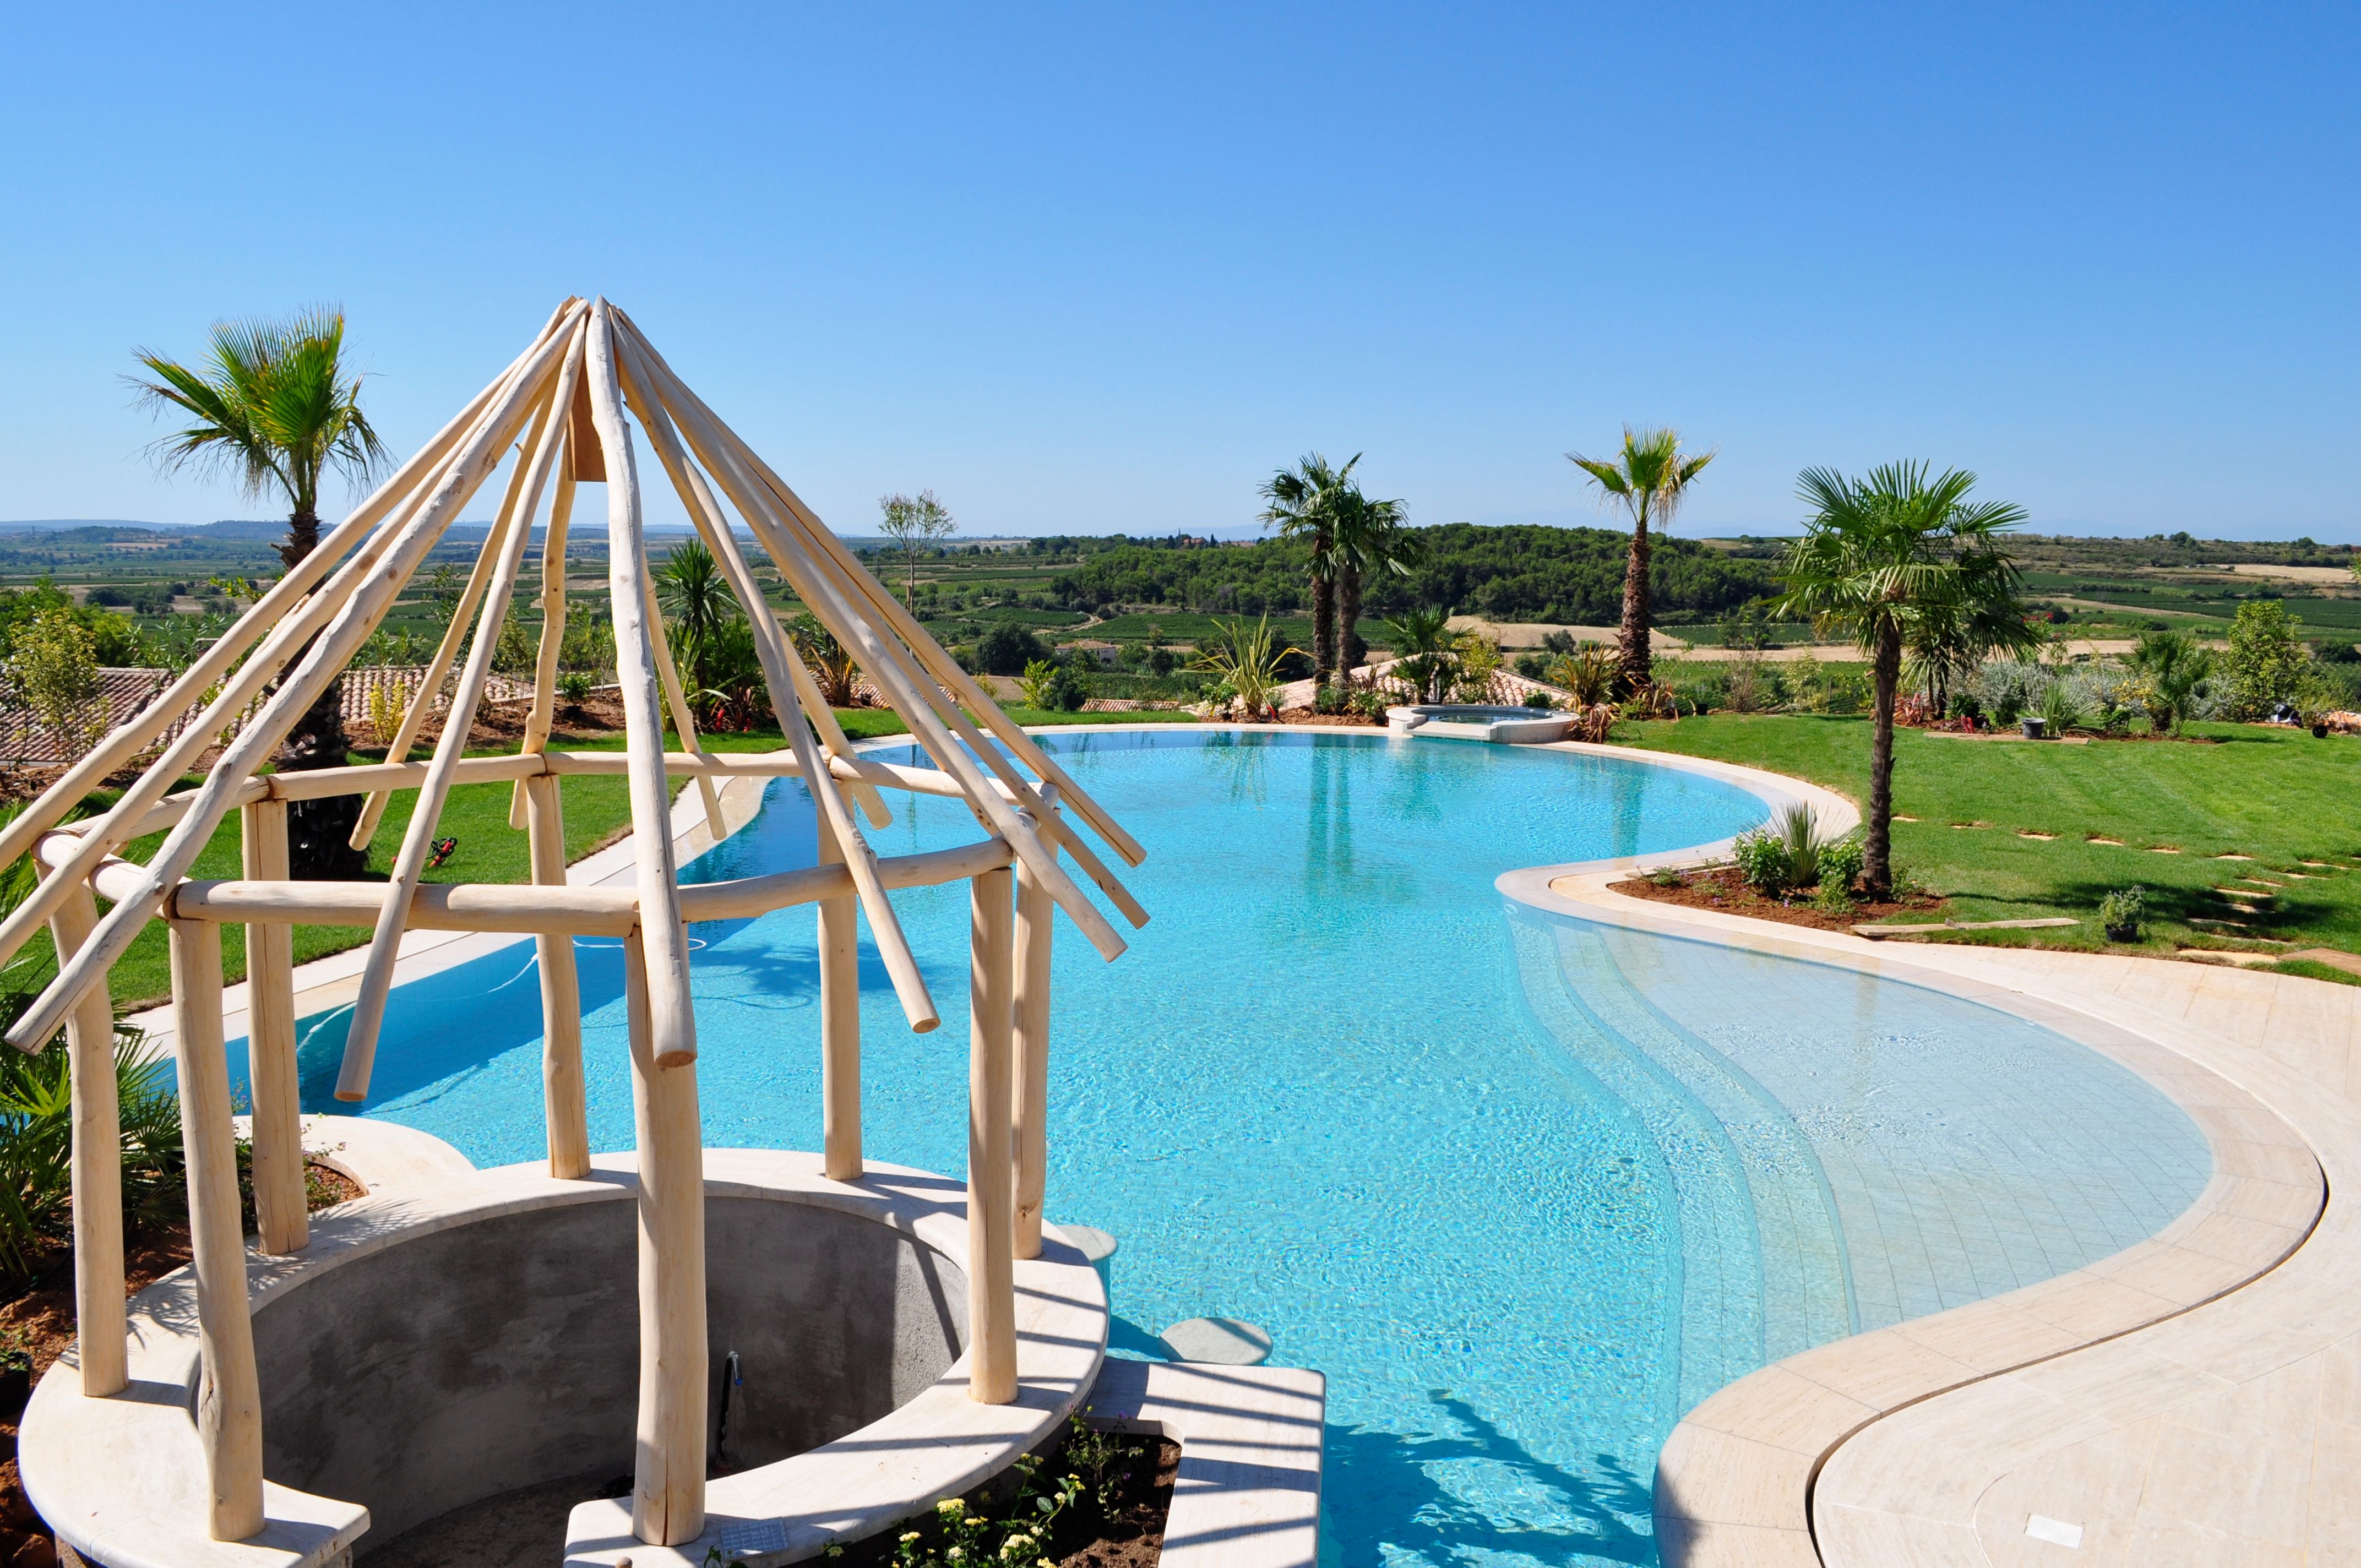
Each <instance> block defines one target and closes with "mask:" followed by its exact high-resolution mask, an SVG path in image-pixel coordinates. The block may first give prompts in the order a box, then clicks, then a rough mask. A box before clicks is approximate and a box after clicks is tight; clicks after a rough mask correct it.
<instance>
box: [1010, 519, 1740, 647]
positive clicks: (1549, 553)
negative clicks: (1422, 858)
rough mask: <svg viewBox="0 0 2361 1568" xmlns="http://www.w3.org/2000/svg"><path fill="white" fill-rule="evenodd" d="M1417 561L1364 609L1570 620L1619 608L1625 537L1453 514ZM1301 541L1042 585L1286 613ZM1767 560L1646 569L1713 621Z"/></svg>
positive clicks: (1670, 598) (1095, 567) (1212, 547)
mask: <svg viewBox="0 0 2361 1568" xmlns="http://www.w3.org/2000/svg"><path fill="white" fill-rule="evenodd" d="M1418 536H1419V539H1420V541H1421V543H1422V544H1423V546H1424V551H1423V558H1422V564H1421V565H1419V566H1418V568H1417V569H1416V570H1415V571H1413V572H1412V573H1411V576H1407V577H1400V576H1390V575H1388V576H1372V577H1370V578H1369V579H1368V582H1367V612H1368V613H1370V614H1373V615H1380V616H1382V615H1391V614H1395V613H1398V612H1400V611H1401V610H1404V609H1413V608H1420V607H1426V606H1441V607H1443V608H1445V609H1452V610H1455V611H1459V612H1462V613H1466V614H1470V615H1483V616H1488V617H1490V618H1492V619H1494V620H1538V621H1554V622H1559V623H1562V624H1570V625H1599V624H1605V623H1609V622H1612V621H1613V620H1616V619H1617V617H1618V616H1620V614H1621V611H1622V603H1623V557H1624V552H1625V549H1626V547H1627V545H1628V543H1629V542H1628V540H1627V538H1626V536H1625V535H1624V534H1622V533H1620V532H1615V531H1613V530H1610V529H1603V528H1545V527H1541V526H1538V525H1532V524H1528V525H1523V526H1519V527H1512V528H1479V527H1477V525H1475V524H1473V523H1466V522H1453V523H1444V524H1443V525H1441V526H1439V527H1435V528H1428V529H1422V530H1420V531H1419V534H1418ZM1304 565H1305V553H1304V547H1303V546H1301V545H1300V544H1292V543H1283V542H1280V541H1277V540H1269V541H1261V542H1256V543H1243V544H1205V545H1200V546H1197V547H1194V548H1174V547H1173V546H1172V545H1171V544H1170V543H1158V544H1153V545H1150V544H1122V545H1116V546H1115V547H1113V548H1107V549H1102V550H1098V551H1095V552H1093V553H1092V554H1088V555H1086V556H1084V557H1083V558H1082V561H1081V562H1080V563H1079V564H1077V565H1075V566H1074V567H1073V568H1072V569H1071V570H1069V571H1065V572H1061V573H1060V574H1059V575H1058V576H1055V577H1054V578H1052V579H1051V580H1050V583H1049V595H1050V597H1051V598H1053V599H1054V600H1055V601H1056V602H1058V603H1059V604H1060V606H1062V607H1064V608H1068V609H1088V610H1098V611H1102V612H1103V611H1104V610H1106V609H1110V608H1112V607H1115V606H1121V605H1170V606H1171V607H1172V608H1174V609H1191V610H1201V611H1206V612H1216V613H1223V614H1227V613H1231V612H1233V611H1242V612H1244V613H1246V614H1249V615H1252V614H1257V613H1258V612H1260V611H1263V610H1269V611H1272V612H1273V613H1285V612H1288V611H1290V610H1296V609H1301V608H1302V607H1303V606H1305V605H1306V604H1307V603H1309V602H1310V587H1309V585H1308V583H1307V582H1306V580H1305V575H1304ZM1771 567H1772V563H1770V562H1768V561H1762V560H1750V559H1746V558H1744V557H1741V556H1736V555H1733V554H1730V553H1729V552H1728V551H1725V550H1718V549H1715V548H1714V547H1712V546H1711V545H1708V544H1701V543H1697V541H1695V540H1688V539H1660V540H1658V541H1657V543H1656V551H1655V556H1654V561H1653V566H1652V569H1651V572H1650V577H1651V581H1652V584H1653V589H1654V597H1655V603H1656V607H1657V611H1658V619H1659V620H1663V621H1665V622H1668V623H1675V624H1677V623H1681V622H1685V621H1697V620H1712V619H1714V618H1715V617H1717V616H1719V615H1720V614H1721V613H1722V612H1723V611H1725V610H1727V609H1733V608H1735V607H1737V606H1740V605H1742V604H1745V603H1746V602H1748V601H1749V600H1751V599H1755V598H1763V597H1764V596H1766V595H1769V594H1772V593H1773V592H1775V591H1776V586H1775V584H1774V583H1773V579H1772V575H1771Z"/></svg>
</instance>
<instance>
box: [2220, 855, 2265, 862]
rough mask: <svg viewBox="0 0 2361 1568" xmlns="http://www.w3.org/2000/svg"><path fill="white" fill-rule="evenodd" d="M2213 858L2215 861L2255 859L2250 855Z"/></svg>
mask: <svg viewBox="0 0 2361 1568" xmlns="http://www.w3.org/2000/svg"><path fill="white" fill-rule="evenodd" d="M2213 858H2214V859H2215V860H2217V861H2251V860H2253V859H2254V858H2255V857H2254V856H2252V855H2216V856H2214V857H2213Z"/></svg>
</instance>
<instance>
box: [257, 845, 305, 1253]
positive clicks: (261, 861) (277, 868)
mask: <svg viewBox="0 0 2361 1568" xmlns="http://www.w3.org/2000/svg"><path fill="white" fill-rule="evenodd" d="M240 826H241V828H243V829H244V831H243V832H242V834H241V835H240V839H241V842H240V849H241V850H242V852H243V856H244V860H245V869H246V874H247V879H248V880H249V881H255V882H263V881H270V882H284V881H285V880H287V876H288V846H287V805H286V803H285V802H284V801H278V800H258V801H256V802H255V803H254V804H253V805H252V806H247V807H246V808H245V814H244V818H243V821H242V822H241V824H240ZM246 996H247V1003H246V1019H247V1025H246V1060H247V1071H246V1079H247V1087H248V1088H249V1090H250V1091H252V1094H253V1097H254V1210H255V1216H256V1223H255V1231H256V1234H257V1237H258V1241H259V1242H260V1244H261V1249H262V1250H263V1251H264V1252H267V1253H275V1254H278V1255H281V1256H284V1255H287V1254H289V1253H297V1252H302V1250H303V1248H304V1247H305V1246H306V1245H308V1244H309V1243H310V1241H311V1239H312V1222H311V1214H310V1211H309V1206H308V1204H307V1203H306V1201H305V1199H306V1194H305V1190H304V1182H303V1114H302V1106H301V1104H300V1098H301V1094H300V1090H299V1087H298V1079H297V1074H296V1069H295V933H294V931H293V929H292V928H291V927H286V926H248V927H247V928H246Z"/></svg>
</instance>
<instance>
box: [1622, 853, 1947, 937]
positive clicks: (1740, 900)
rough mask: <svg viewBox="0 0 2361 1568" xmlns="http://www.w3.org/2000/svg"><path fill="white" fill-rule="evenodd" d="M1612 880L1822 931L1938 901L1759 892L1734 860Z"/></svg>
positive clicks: (1640, 893)
mask: <svg viewBox="0 0 2361 1568" xmlns="http://www.w3.org/2000/svg"><path fill="white" fill-rule="evenodd" d="M1614 886H1615V891H1616V892H1618V893H1622V894H1630V895H1631V897H1633V898H1649V899H1653V900H1655V901H1656V902H1657V903H1659V904H1682V905H1687V906H1688V907H1690V908H1692V909H1717V910H1719V911H1720V912H1721V913H1722V914H1724V915H1748V916H1753V917H1754V918H1755V919H1757V920H1779V921H1784V923H1786V924H1787V925H1790V926H1812V927H1817V928H1818V929H1820V930H1823V931H1848V932H1849V931H1850V930H1851V929H1852V928H1853V927H1855V926H1862V925H1869V924H1872V923H1874V922H1877V921H1881V920H1885V919H1889V918H1891V917H1893V916H1899V915H1926V914H1928V913H1929V912H1932V911H1937V910H1940V909H1941V908H1942V907H1943V904H1944V900H1942V899H1940V898H1938V897H1936V896H1934V895H1933V894H1923V893H1921V894H1910V895H1908V896H1907V897H1904V898H1890V899H1860V900H1856V901H1855V902H1854V903H1853V905H1851V907H1850V908H1849V909H1845V910H1842V911H1837V910H1828V909H1821V908H1818V907H1817V906H1815V905H1814V904H1813V903H1812V901H1811V899H1810V898H1809V897H1808V896H1805V895H1801V894H1791V895H1790V896H1789V897H1787V898H1785V899H1779V898H1765V897H1764V896H1763V894H1761V893H1760V892H1758V891H1756V890H1755V889H1754V888H1753V887H1752V886H1750V885H1748V883H1747V882H1746V879H1745V878H1744V877H1743V876H1742V875H1741V874H1740V872H1739V870H1738V868H1737V867H1735V866H1721V867H1717V868H1714V869H1712V870H1708V871H1696V872H1682V873H1680V875H1679V876H1678V878H1677V879H1675V878H1670V877H1668V878H1666V879H1665V880H1664V881H1662V882H1658V881H1653V880H1651V879H1650V878H1649V877H1646V876H1634V877H1628V878H1626V879H1625V880H1623V881H1621V882H1619V883H1615V884H1614Z"/></svg>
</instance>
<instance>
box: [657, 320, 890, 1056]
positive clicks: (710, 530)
mask: <svg viewBox="0 0 2361 1568" xmlns="http://www.w3.org/2000/svg"><path fill="white" fill-rule="evenodd" d="M616 347H617V349H618V351H619V354H620V360H621V365H620V368H621V370H622V372H623V390H624V393H625V395H626V396H627V397H629V398H630V399H631V406H632V407H633V408H634V409H636V410H637V411H639V415H640V424H641V426H642V428H643V429H644V430H646V431H647V433H648V444H649V445H650V446H652V447H653V448H654V449H655V454H656V457H657V460H658V461H659V462H661V463H662V464H663V465H664V472H665V474H666V475H667V476H669V477H671V479H672V482H673V488H674V489H675V490H676V491H678V492H679V494H680V499H681V502H682V504H683V505H684V506H686V508H687V509H688V515H689V517H690V519H691V520H692V521H695V522H696V524H697V533H698V535H699V537H701V538H702V539H703V540H704V541H705V546H706V548H707V549H708V550H710V551H711V552H712V553H713V557H714V559H715V560H716V561H717V562H719V564H720V566H721V572H722V576H724V577H726V578H727V579H728V580H729V583H730V591H731V592H732V593H734V594H736V595H737V596H738V600H739V602H740V603H741V605H743V606H744V607H745V610H746V619H747V623H748V625H749V626H751V627H752V630H753V636H754V652H755V657H756V658H757V660H758V661H759V662H760V663H761V664H762V666H763V687H764V689H765V690H766V691H767V692H768V693H769V695H770V698H771V711H772V712H773V713H774V714H775V715H776V716H777V717H778V720H779V732H780V734H781V735H783V736H785V738H786V741H787V750H788V751H792V752H794V753H795V754H796V757H797V759H798V761H799V762H800V761H802V760H804V758H803V754H804V751H807V749H808V748H807V747H806V746H805V745H804V744H803V741H802V736H801V730H800V729H799V728H798V727H797V724H796V716H797V714H798V713H799V712H800V714H801V715H802V717H803V718H807V719H809V720H810V721H811V722H812V725H813V727H814V728H815V729H817V731H818V734H819V738H820V744H821V749H822V751H825V752H827V753H828V754H829V756H831V757H832V756H835V755H837V754H838V753H842V754H843V755H846V756H851V755H852V754H853V751H852V744H851V741H849V740H846V739H845V735H844V729H843V727H842V726H840V725H839V724H838V723H837V721H836V715H835V714H834V713H833V712H831V711H830V710H829V706H828V704H827V703H826V702H825V701H824V700H822V698H821V696H820V691H819V687H818V685H817V684H816V683H815V682H814V681H813V680H812V677H811V672H810V671H809V670H807V669H806V668H804V662H803V657H802V655H801V654H799V653H797V652H796V649H795V647H794V645H793V644H792V643H791V642H789V641H788V640H787V635H786V633H785V631H783V630H780V627H779V623H778V620H777V619H776V618H775V617H774V616H773V615H772V614H771V607H770V605H769V604H768V603H767V602H766V601H765V600H764V599H763V587H762V585H761V584H760V583H759V582H757V581H756V580H755V578H754V573H753V570H752V568H751V567H749V566H748V565H746V555H745V552H743V551H742V550H741V549H739V548H738V536H737V535H736V534H735V533H732V532H730V520H729V518H728V517H726V516H725V515H723V513H722V510H721V506H720V503H719V502H718V501H717V500H715V499H714V498H713V491H712V489H711V488H709V487H708V485H707V484H706V482H705V476H704V475H702V474H700V473H698V472H697V466H696V465H695V464H693V463H691V462H690V461H689V459H688V455H687V454H686V452H685V451H683V450H682V448H681V440H680V433H679V432H678V431H677V430H675V428H674V427H673V422H672V416H671V415H669V414H667V413H665V412H664V404H663V402H662V401H661V400H658V399H657V398H656V397H655V396H654V395H653V392H651V391H650V390H649V389H648V386H647V383H648V381H649V380H650V379H651V378H650V377H649V375H648V373H647V368H646V366H645V365H644V364H643V363H642V362H641V360H640V357H639V354H638V350H637V345H634V344H633V343H632V342H631V339H630V338H628V337H622V336H619V337H618V338H617V340H616ZM831 737H832V738H833V739H832V740H831ZM853 795H854V797H855V798H856V799H858V800H860V801H861V802H862V809H863V810H865V811H866V812H867V814H868V817H869V820H870V822H871V824H872V825H873V826H874V827H879V828H883V827H884V826H886V825H887V824H888V823H890V822H891V821H893V815H892V813H890V812H888V811H887V810H886V809H885V802H884V799H883V797H881V796H880V795H878V793H877V791H876V789H875V788H874V787H873V786H871V785H867V784H855V785H854V786H853ZM814 799H815V801H816V802H818V804H819V805H820V806H821V815H822V816H823V817H826V818H828V819H829V821H831V822H833V821H835V820H836V819H837V817H840V816H841V815H842V813H841V811H840V809H837V808H831V807H830V806H829V804H828V803H826V802H819V801H818V796H817V795H815V796H814ZM848 827H849V828H850V827H851V824H850V823H849V822H848ZM851 838H852V839H853V842H854V844H855V846H856V848H855V850H854V853H853V857H852V859H851V860H848V861H847V862H846V863H847V864H851V863H853V861H858V860H860V859H862V858H863V857H865V856H866V855H867V854H868V846H867V844H866V843H865V842H864V841H862V839H861V837H860V834H859V831H858V829H857V828H853V829H852V830H851ZM881 913H882V915H883V916H884V919H883V924H884V927H887V929H888V932H889V935H888V936H886V937H885V938H881V939H880V942H879V948H880V950H881V951H888V952H890V951H891V950H892V949H893V948H894V947H895V943H896V942H897V941H899V939H900V935H901V932H900V927H899V926H898V925H896V924H895V921H894V919H893V912H892V909H891V908H890V906H889V907H885V908H884V909H883V910H882V911H881V910H880V909H878V908H875V907H873V908H872V909H871V910H870V923H871V925H872V926H877V925H879V924H880V916H881ZM895 961H896V960H894V959H888V967H889V968H891V967H892V965H893V964H894V962H895ZM912 973H913V974H915V973H916V964H915V961H914V962H913V965H912ZM901 983H902V982H901V981H900V980H899V979H898V978H897V979H896V981H895V987H896V989H897V991H898V990H899V989H900V987H901ZM932 1011H933V1008H932V1004H931V1003H929V1004H928V1014H929V1015H931V1014H932ZM914 1022H915V1020H914ZM927 1026H928V1027H929V1028H931V1027H932V1026H933V1025H931V1024H930V1025H927Z"/></svg>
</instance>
